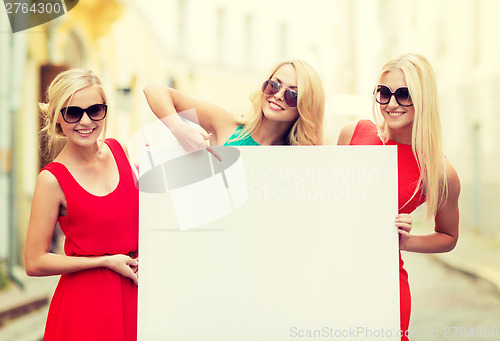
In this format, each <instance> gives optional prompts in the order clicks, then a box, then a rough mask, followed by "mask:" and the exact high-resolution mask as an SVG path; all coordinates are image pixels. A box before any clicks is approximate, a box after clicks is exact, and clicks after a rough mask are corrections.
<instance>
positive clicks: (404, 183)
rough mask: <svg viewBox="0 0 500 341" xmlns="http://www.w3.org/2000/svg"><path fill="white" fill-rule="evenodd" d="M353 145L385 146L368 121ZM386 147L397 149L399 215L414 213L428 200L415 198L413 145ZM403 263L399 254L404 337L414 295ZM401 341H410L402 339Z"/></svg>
mask: <svg viewBox="0 0 500 341" xmlns="http://www.w3.org/2000/svg"><path fill="white" fill-rule="evenodd" d="M349 144H351V145H382V144H384V143H383V142H382V140H381V139H380V138H379V136H378V134H377V127H376V126H375V124H374V123H373V122H371V121H369V120H361V121H359V122H358V124H357V125H356V129H355V130H354V134H353V135H352V138H351V142H350V143H349ZM385 144H386V145H396V146H398V205H399V206H398V211H399V213H411V212H413V211H414V210H415V209H416V208H417V207H418V206H420V205H421V204H422V203H424V202H425V196H423V195H421V194H420V193H417V194H416V195H415V196H414V197H413V198H412V196H413V193H414V192H415V189H416V186H417V185H418V181H419V178H420V171H419V169H418V164H417V160H416V159H415V156H414V155H413V151H412V148H411V145H406V144H401V143H397V142H393V141H390V140H389V141H387V142H386V143H385ZM403 265H404V262H403V259H402V258H401V252H400V253H399V292H400V314H401V320H400V323H401V331H402V333H405V332H406V331H407V330H408V326H409V324H410V312H411V295H410V286H409V284H408V273H407V272H406V270H405V269H404V267H403ZM401 340H408V338H407V337H406V336H403V337H402V338H401Z"/></svg>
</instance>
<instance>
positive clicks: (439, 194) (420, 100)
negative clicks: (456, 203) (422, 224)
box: [373, 53, 448, 218]
mask: <svg viewBox="0 0 500 341" xmlns="http://www.w3.org/2000/svg"><path fill="white" fill-rule="evenodd" d="M397 69H399V70H402V71H403V73H404V75H405V79H406V84H407V86H408V90H409V91H410V96H411V98H412V101H413V107H414V108H415V117H414V120H413V127H412V139H411V145H412V150H413V154H414V155H415V158H416V160H417V164H418V167H419V169H420V179H419V182H418V184H417V188H416V190H415V193H414V194H413V196H415V195H417V193H418V192H419V191H420V190H423V194H424V195H425V196H426V201H427V218H430V217H433V216H435V215H436V212H437V210H438V209H439V208H440V207H441V206H442V205H443V203H444V202H445V201H446V198H447V195H448V187H447V181H446V169H445V167H446V166H445V159H444V155H443V152H442V141H441V122H440V119H439V101H438V91H437V84H436V77H435V75H434V70H433V68H432V66H431V64H430V63H429V61H428V60H427V59H426V58H425V57H423V56H421V55H419V54H410V53H409V54H404V55H402V56H400V57H398V58H395V59H392V60H390V61H389V62H387V63H386V64H385V65H384V66H383V67H382V70H381V72H380V77H379V79H378V81H377V85H378V84H380V81H381V79H382V77H383V75H384V74H386V73H387V72H390V71H392V70H397ZM373 108H374V110H373V112H374V119H375V122H376V123H377V127H378V133H379V136H380V138H381V139H382V140H383V141H384V142H387V140H388V139H389V134H388V129H389V128H388V126H387V122H386V121H385V120H384V117H383V115H382V113H381V112H380V106H379V105H378V103H376V101H375V97H374V98H373Z"/></svg>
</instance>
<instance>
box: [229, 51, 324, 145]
mask: <svg viewBox="0 0 500 341" xmlns="http://www.w3.org/2000/svg"><path fill="white" fill-rule="evenodd" d="M287 64H290V65H292V66H293V67H294V69H295V72H296V73H297V89H298V90H297V91H298V99H297V110H298V112H299V117H298V118H297V120H296V121H295V122H294V124H293V125H292V127H291V129H290V132H289V133H288V144H289V145H304V146H312V145H321V144H322V143H323V118H324V111H325V91H324V89H323V83H322V82H321V78H320V77H319V75H318V73H317V72H316V70H314V68H313V67H312V66H311V65H309V64H308V63H306V62H305V61H302V60H290V61H285V62H281V63H279V64H278V65H276V66H275V67H274V68H273V69H272V71H271V73H270V75H269V77H268V78H267V79H270V78H272V77H273V75H274V73H275V72H276V71H277V70H278V69H279V68H280V67H282V66H283V65H287ZM263 96H264V95H263V94H262V91H261V90H260V89H259V90H258V91H256V92H255V93H254V94H253V95H252V96H251V97H250V101H251V102H252V111H251V112H250V114H249V115H248V117H246V118H245V117H244V118H238V119H237V122H238V123H240V124H244V127H243V129H242V133H241V135H240V137H238V138H237V139H241V138H244V137H247V136H249V135H251V134H252V133H254V132H255V131H256V130H257V129H258V128H259V126H260V124H261V123H262V107H261V105H262V98H263Z"/></svg>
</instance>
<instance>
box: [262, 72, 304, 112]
mask: <svg viewBox="0 0 500 341" xmlns="http://www.w3.org/2000/svg"><path fill="white" fill-rule="evenodd" d="M281 87H284V88H285V89H286V90H285V94H284V95H283V97H284V98H285V103H286V105H288V106H289V107H290V108H296V107H297V99H298V97H299V93H298V92H297V91H295V90H292V89H290V88H287V87H286V86H284V85H283V84H280V83H278V82H276V81H273V80H272V79H268V80H267V81H265V82H264V84H262V93H263V94H264V95H266V96H272V95H275V94H277V93H278V92H280V90H281Z"/></svg>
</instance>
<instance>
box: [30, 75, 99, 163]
mask: <svg viewBox="0 0 500 341" xmlns="http://www.w3.org/2000/svg"><path fill="white" fill-rule="evenodd" d="M89 86H95V87H96V88H97V90H98V92H99V94H100V95H101V98H102V101H103V104H107V99H106V94H105V93H104V89H103V87H102V83H101V81H100V80H99V78H98V77H97V76H96V75H95V74H94V73H93V72H92V71H90V70H82V69H71V70H68V71H64V72H61V73H60V74H58V75H57V76H56V77H55V78H54V80H53V81H52V82H51V83H50V85H49V87H48V89H47V93H46V96H45V97H46V101H45V102H42V103H39V108H40V112H41V115H42V118H43V127H42V129H41V130H40V134H41V135H42V137H44V138H46V139H47V149H46V150H45V151H43V152H44V153H45V154H46V156H47V157H48V158H49V159H50V160H53V159H54V158H55V157H56V156H57V155H58V154H59V153H60V152H61V150H62V148H63V147H64V144H65V142H66V136H64V133H63V131H62V129H61V126H60V125H59V124H58V123H57V118H58V116H59V115H60V112H61V109H62V107H63V106H64V105H69V104H70V102H71V99H72V98H73V95H74V94H75V93H76V92H77V91H79V90H82V89H84V88H86V87H89ZM105 135H106V122H104V129H103V133H102V136H103V138H102V141H104V136H105ZM63 142H64V143H63ZM100 147H102V142H101V144H100V146H99V148H100Z"/></svg>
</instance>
